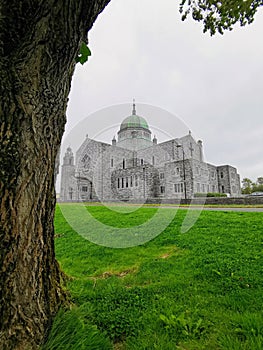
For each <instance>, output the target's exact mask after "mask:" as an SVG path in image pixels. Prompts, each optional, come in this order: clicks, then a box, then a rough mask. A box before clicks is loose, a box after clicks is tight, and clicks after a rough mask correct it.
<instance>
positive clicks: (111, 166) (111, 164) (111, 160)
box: [110, 158, 113, 167]
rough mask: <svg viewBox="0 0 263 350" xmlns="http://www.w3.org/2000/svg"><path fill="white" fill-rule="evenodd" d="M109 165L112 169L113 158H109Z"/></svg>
mask: <svg viewBox="0 0 263 350" xmlns="http://www.w3.org/2000/svg"><path fill="white" fill-rule="evenodd" d="M110 165H111V167H113V158H111V161H110Z"/></svg>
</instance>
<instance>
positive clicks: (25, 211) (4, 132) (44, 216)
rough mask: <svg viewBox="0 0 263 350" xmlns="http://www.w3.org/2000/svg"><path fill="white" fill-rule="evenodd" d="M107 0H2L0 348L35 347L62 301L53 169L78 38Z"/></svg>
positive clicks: (84, 36)
mask: <svg viewBox="0 0 263 350" xmlns="http://www.w3.org/2000/svg"><path fill="white" fill-rule="evenodd" d="M109 1H110V0H97V1H88V0H86V1H84V0H57V1H56V0H38V1H37V0H23V1H17V0H0V96H1V101H0V122H1V124H0V206H1V207H0V254H1V255H0V349H3V350H9V349H10V350H11V349H12V350H14V349H15V350H18V349H19V350H20V349H26V350H29V349H34V350H35V349H37V348H38V347H39V345H40V344H41V343H42V342H43V339H44V336H45V334H46V331H47V329H48V327H49V326H50V323H51V321H52V317H53V316H54V314H55V313H56V312H57V310H58V308H59V307H60V305H61V304H62V303H63V302H64V300H65V295H66V294H65V292H64V291H63V289H62V287H61V285H60V270H59V266H58V263H57V262H56V260H55V253H54V226H53V219H54V210H55V190H54V169H55V160H56V156H57V152H58V150H59V146H60V142H61V137H62V134H63V131H64V124H65V121H66V119H65V111H66V106H67V99H68V94H69V89H70V82H71V78H72V74H73V71H74V66H75V58H76V56H77V53H78V50H79V47H80V43H81V41H82V40H85V38H86V35H87V31H88V30H89V29H90V28H91V26H92V24H93V22H94V21H95V19H96V17H97V16H98V14H99V13H100V12H101V11H102V10H103V8H104V7H105V6H106V5H107V3H108V2H109Z"/></svg>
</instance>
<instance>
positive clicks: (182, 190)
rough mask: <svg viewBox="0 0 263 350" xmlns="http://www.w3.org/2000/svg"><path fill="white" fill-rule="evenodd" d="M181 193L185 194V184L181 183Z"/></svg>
mask: <svg viewBox="0 0 263 350" xmlns="http://www.w3.org/2000/svg"><path fill="white" fill-rule="evenodd" d="M180 185H181V193H183V192H184V184H183V183H182V182H181V184H180Z"/></svg>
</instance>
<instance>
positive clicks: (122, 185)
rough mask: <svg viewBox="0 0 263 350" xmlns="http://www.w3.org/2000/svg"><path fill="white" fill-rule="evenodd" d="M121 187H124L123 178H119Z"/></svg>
mask: <svg viewBox="0 0 263 350" xmlns="http://www.w3.org/2000/svg"><path fill="white" fill-rule="evenodd" d="M121 188H124V178H123V177H122V178H121Z"/></svg>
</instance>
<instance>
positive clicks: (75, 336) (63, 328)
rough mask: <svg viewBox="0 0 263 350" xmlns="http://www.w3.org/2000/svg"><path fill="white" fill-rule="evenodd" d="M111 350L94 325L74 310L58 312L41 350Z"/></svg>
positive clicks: (104, 337) (107, 341) (109, 343)
mask: <svg viewBox="0 0 263 350" xmlns="http://www.w3.org/2000/svg"><path fill="white" fill-rule="evenodd" d="M73 349H78V350H111V349H113V347H112V344H111V342H110V341H109V339H108V338H107V337H106V336H105V334H104V333H103V332H101V331H99V330H98V328H97V326H96V325H92V324H90V323H89V322H88V321H86V319H85V318H84V317H83V315H82V314H81V312H80V310H79V309H77V308H74V309H72V310H69V311H64V310H60V311H59V313H58V314H57V316H56V318H55V320H54V322H53V326H52V329H51V332H50V334H49V337H48V339H47V342H46V343H45V345H44V346H43V347H42V350H73Z"/></svg>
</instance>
